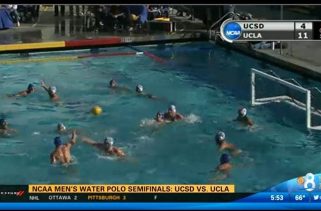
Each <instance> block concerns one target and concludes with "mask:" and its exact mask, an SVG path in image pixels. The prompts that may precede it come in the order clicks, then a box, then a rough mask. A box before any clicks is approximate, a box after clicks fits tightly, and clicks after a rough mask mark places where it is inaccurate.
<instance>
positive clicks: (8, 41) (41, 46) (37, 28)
mask: <svg viewBox="0 0 321 211" xmlns="http://www.w3.org/2000/svg"><path fill="white" fill-rule="evenodd" d="M68 14H69V12H68V10H66V15H65V16H64V17H55V16H54V13H53V9H52V8H51V9H49V10H45V11H43V10H41V11H40V14H39V18H38V20H37V22H36V23H34V24H24V23H22V24H21V26H20V27H18V28H13V29H9V30H1V31H0V53H10V52H23V51H30V50H31V51H37V50H57V49H68V48H69V49H70V48H83V47H90V46H96V47H100V46H117V45H125V44H131V45H135V44H140V45H141V44H154V43H160V42H174V41H175V42H186V41H197V40H206V39H207V37H206V36H205V35H204V33H202V31H204V30H203V29H202V24H201V23H200V21H197V20H195V21H192V22H191V21H188V20H187V19H186V20H184V19H183V18H180V17H175V16H174V17H172V19H173V20H174V21H175V22H176V31H175V32H166V31H164V32H159V31H158V32H152V31H146V32H141V33H128V32H127V33H126V32H124V33H121V32H117V33H114V32H109V33H106V32H95V31H92V32H88V31H85V30H83V27H84V26H83V18H82V17H75V16H73V17H70V16H68ZM186 28H188V30H187V29H186Z"/></svg>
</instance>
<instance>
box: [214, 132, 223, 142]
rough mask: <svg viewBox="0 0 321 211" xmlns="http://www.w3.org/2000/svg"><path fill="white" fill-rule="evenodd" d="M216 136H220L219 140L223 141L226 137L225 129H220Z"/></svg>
mask: <svg viewBox="0 0 321 211" xmlns="http://www.w3.org/2000/svg"><path fill="white" fill-rule="evenodd" d="M216 137H217V138H218V140H220V141H223V140H224V139H225V133H224V132H223V131H219V132H218V133H217V134H216Z"/></svg>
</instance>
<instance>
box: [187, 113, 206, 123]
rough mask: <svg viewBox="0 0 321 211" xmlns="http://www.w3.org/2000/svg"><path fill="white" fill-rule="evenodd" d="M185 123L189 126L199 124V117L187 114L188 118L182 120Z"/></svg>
mask: <svg viewBox="0 0 321 211" xmlns="http://www.w3.org/2000/svg"><path fill="white" fill-rule="evenodd" d="M184 121H185V122H187V123H189V124H194V123H201V122H202V120H201V117H199V116H197V115H195V114H189V115H188V116H186V117H185V119H184Z"/></svg>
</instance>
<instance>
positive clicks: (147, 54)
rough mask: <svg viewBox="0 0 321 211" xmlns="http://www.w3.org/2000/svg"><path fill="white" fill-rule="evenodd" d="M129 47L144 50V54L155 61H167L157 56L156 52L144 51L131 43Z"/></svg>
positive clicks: (138, 50)
mask: <svg viewBox="0 0 321 211" xmlns="http://www.w3.org/2000/svg"><path fill="white" fill-rule="evenodd" d="M127 47H129V48H131V49H133V50H135V51H137V52H143V54H144V55H146V56H148V57H149V58H151V59H153V60H154V61H156V62H159V63H165V62H166V60H165V59H163V58H161V57H159V56H156V55H155V54H153V53H151V52H148V51H142V50H140V49H139V48H137V47H134V46H131V45H128V46H127Z"/></svg>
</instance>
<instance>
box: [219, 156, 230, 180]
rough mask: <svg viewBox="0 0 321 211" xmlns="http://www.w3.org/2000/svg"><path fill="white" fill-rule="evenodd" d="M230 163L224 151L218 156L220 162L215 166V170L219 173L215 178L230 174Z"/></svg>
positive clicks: (222, 177)
mask: <svg viewBox="0 0 321 211" xmlns="http://www.w3.org/2000/svg"><path fill="white" fill-rule="evenodd" d="M231 169H232V164H231V163H230V157H229V155H228V154H226V153H224V154H222V155H221V157H220V164H219V165H218V166H217V167H216V172H217V173H219V174H220V175H219V176H218V177H217V178H216V179H225V178H227V177H229V176H230V171H231Z"/></svg>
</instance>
